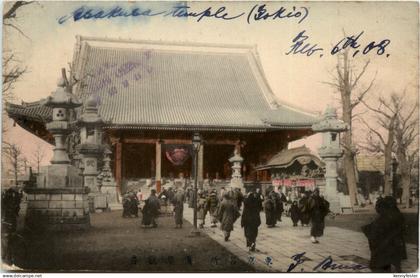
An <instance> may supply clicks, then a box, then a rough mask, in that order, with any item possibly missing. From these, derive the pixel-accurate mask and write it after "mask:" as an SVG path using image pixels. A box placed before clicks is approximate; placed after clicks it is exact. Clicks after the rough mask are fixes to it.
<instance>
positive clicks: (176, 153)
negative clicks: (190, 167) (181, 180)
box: [163, 144, 192, 166]
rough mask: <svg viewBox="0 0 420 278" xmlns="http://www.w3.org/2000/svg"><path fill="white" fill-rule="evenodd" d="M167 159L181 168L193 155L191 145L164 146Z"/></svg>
mask: <svg viewBox="0 0 420 278" xmlns="http://www.w3.org/2000/svg"><path fill="white" fill-rule="evenodd" d="M163 146H164V148H165V156H166V158H167V159H168V160H169V161H170V162H171V163H172V164H173V165H175V166H181V165H183V164H184V163H185V161H187V160H188V158H189V157H190V156H191V155H192V150H191V145H187V144H164V145H163Z"/></svg>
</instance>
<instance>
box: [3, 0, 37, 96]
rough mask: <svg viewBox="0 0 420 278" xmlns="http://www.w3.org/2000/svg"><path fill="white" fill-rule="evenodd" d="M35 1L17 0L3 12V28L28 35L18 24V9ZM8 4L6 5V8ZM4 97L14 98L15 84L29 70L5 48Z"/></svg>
mask: <svg viewBox="0 0 420 278" xmlns="http://www.w3.org/2000/svg"><path fill="white" fill-rule="evenodd" d="M31 3H33V1H16V2H14V3H13V4H11V6H10V5H9V7H8V8H7V9H6V12H5V13H4V14H3V28H5V29H6V28H11V29H13V30H15V31H17V32H18V33H19V34H21V35H22V36H24V37H26V38H27V36H26V35H25V33H24V32H23V31H22V30H21V29H20V28H19V27H18V26H17V24H16V19H17V14H16V13H17V11H18V10H19V9H20V8H21V7H23V6H26V5H29V4H31ZM6 6H7V5H5V8H6ZM2 62H3V72H2V74H3V90H2V92H3V99H4V100H10V99H12V98H13V94H12V90H13V86H14V84H15V83H16V82H17V81H18V80H19V79H20V78H21V77H22V75H23V74H24V73H25V72H26V71H27V68H26V67H22V66H21V65H20V61H19V59H18V58H17V57H16V55H15V53H14V52H13V51H12V50H10V49H9V50H5V51H4V52H3V61H2Z"/></svg>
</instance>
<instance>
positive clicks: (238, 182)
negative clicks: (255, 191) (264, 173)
mask: <svg viewBox="0 0 420 278" xmlns="http://www.w3.org/2000/svg"><path fill="white" fill-rule="evenodd" d="M230 187H232V188H239V189H241V190H242V191H243V189H244V182H243V180H242V178H236V177H235V178H232V179H231V180H230Z"/></svg>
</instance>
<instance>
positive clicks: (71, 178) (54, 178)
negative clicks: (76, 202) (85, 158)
mask: <svg viewBox="0 0 420 278" xmlns="http://www.w3.org/2000/svg"><path fill="white" fill-rule="evenodd" d="M82 184H83V181H82V177H81V176H80V175H79V169H77V168H76V167H74V166H73V165H68V164H52V165H48V166H44V167H41V171H40V173H39V175H38V178H37V188H62V187H64V188H67V187H68V188H78V187H81V186H82Z"/></svg>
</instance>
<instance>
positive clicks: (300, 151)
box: [256, 145, 324, 170]
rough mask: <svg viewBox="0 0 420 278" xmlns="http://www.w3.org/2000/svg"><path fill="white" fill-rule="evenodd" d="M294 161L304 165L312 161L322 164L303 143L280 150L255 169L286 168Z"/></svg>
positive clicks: (319, 165)
mask: <svg viewBox="0 0 420 278" xmlns="http://www.w3.org/2000/svg"><path fill="white" fill-rule="evenodd" d="M295 161H298V162H299V163H300V164H302V165H306V164H308V163H310V162H311V161H313V162H314V163H315V164H316V165H317V166H318V167H323V166H324V162H322V160H321V159H320V158H319V157H318V156H316V155H315V154H313V153H312V152H311V150H310V149H309V148H307V147H306V146H305V145H304V146H301V147H297V148H292V149H287V150H282V151H281V152H279V153H277V154H276V155H274V156H273V157H272V158H271V159H270V160H269V161H268V162H267V163H266V164H265V165H261V166H259V167H257V168H256V169H257V170H265V169H270V168H287V167H289V166H290V165H292V164H293V163H294V162H295Z"/></svg>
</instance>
